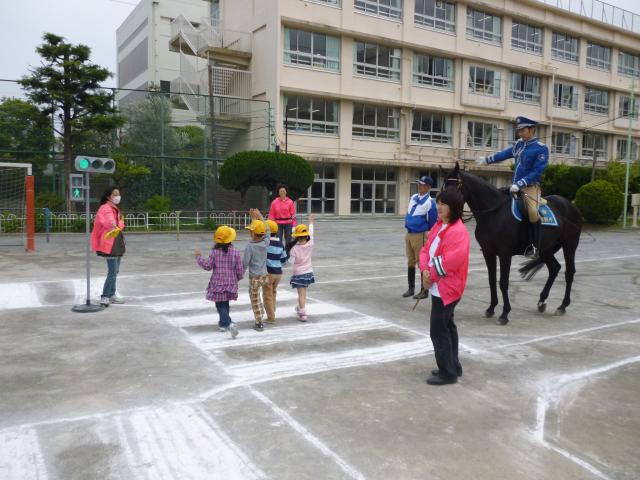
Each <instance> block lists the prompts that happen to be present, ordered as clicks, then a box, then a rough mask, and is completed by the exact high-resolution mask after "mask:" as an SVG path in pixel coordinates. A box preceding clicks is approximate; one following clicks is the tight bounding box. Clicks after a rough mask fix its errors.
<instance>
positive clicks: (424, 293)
mask: <svg viewBox="0 0 640 480" xmlns="http://www.w3.org/2000/svg"><path fill="white" fill-rule="evenodd" d="M413 298H414V300H418V299H420V300H422V299H424V298H429V290H420V293H418V294H417V295H414V296H413Z"/></svg>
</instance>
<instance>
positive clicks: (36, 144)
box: [0, 98, 54, 167]
mask: <svg viewBox="0 0 640 480" xmlns="http://www.w3.org/2000/svg"><path fill="white" fill-rule="evenodd" d="M53 143H54V138H53V131H52V130H51V120H50V118H49V117H48V116H47V115H46V114H45V113H43V112H41V111H40V109H38V107H37V106H36V105H34V104H33V103H30V102H26V101H24V100H19V99H16V98H3V99H2V100H0V158H10V159H13V158H15V159H16V160H23V159H24V160H27V159H28V160H30V161H33V160H36V162H37V163H38V164H40V166H41V167H42V166H43V164H44V162H45V161H46V159H47V157H48V155H49V153H50V152H51V149H52V147H53Z"/></svg>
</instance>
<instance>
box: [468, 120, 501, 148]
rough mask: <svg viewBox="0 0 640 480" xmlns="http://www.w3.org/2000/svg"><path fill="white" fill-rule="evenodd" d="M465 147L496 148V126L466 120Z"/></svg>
mask: <svg viewBox="0 0 640 480" xmlns="http://www.w3.org/2000/svg"><path fill="white" fill-rule="evenodd" d="M467 147H470V148H498V126H497V125H495V124H493V123H484V122H476V121H469V122H467Z"/></svg>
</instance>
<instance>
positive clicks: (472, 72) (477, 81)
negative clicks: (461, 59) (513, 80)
mask: <svg viewBox="0 0 640 480" xmlns="http://www.w3.org/2000/svg"><path fill="white" fill-rule="evenodd" d="M469 91H470V92H471V93H477V94H480V95H489V96H492V97H499V96H500V72H497V71H495V70H491V69H489V68H484V67H476V66H474V65H472V66H471V67H469Z"/></svg>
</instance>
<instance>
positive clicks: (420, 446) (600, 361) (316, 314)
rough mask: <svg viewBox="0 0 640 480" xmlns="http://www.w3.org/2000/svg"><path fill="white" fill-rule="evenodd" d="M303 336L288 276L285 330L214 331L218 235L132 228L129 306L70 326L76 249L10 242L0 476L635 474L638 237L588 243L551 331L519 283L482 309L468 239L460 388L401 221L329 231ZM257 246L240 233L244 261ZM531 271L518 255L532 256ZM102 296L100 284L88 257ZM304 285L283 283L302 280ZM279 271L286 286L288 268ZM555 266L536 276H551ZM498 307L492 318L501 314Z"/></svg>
mask: <svg viewBox="0 0 640 480" xmlns="http://www.w3.org/2000/svg"><path fill="white" fill-rule="evenodd" d="M316 232H317V247H316V252H315V255H314V267H315V272H316V278H317V282H318V283H317V284H315V285H313V286H312V287H311V288H310V290H309V296H310V299H311V300H310V305H309V313H310V321H309V322H308V323H306V324H302V323H299V322H298V321H296V319H295V314H294V311H293V305H294V304H295V296H294V292H293V291H292V290H291V289H290V288H288V285H287V283H286V281H283V283H282V284H281V287H280V290H279V314H278V322H277V324H276V325H275V326H267V327H266V329H265V331H264V332H262V333H258V332H255V331H253V330H252V329H250V326H251V322H252V320H251V314H250V307H249V304H248V296H247V294H246V290H247V281H246V280H243V281H242V283H241V292H242V295H241V297H240V299H239V301H238V302H237V303H234V304H232V312H231V313H232V317H233V318H234V320H235V321H236V322H238V323H239V324H240V327H241V331H240V335H239V337H238V338H237V339H236V340H231V339H230V338H228V337H227V336H226V335H225V334H222V333H219V332H217V331H216V328H214V325H215V322H216V321H217V317H216V315H215V313H214V310H213V308H212V305H211V304H210V303H208V302H206V301H205V300H204V293H203V292H204V289H205V288H206V285H207V280H208V273H206V272H204V271H202V270H198V268H197V267H196V265H195V262H194V260H193V256H192V251H193V249H194V248H195V247H199V248H201V249H203V250H206V249H207V248H208V246H209V244H210V235H204V234H193V235H186V234H183V235H182V237H181V239H180V240H179V241H178V240H176V237H175V235H169V234H156V235H129V236H128V252H127V256H126V257H125V259H124V260H123V263H122V266H121V270H120V277H119V282H118V290H119V292H120V293H121V294H122V295H123V296H124V297H125V298H126V300H127V304H126V305H123V306H112V307H110V308H108V309H107V310H105V311H103V312H100V313H95V314H76V313H72V312H71V311H70V307H71V306H72V305H73V304H74V303H81V302H82V300H83V292H84V280H83V278H84V271H83V268H84V246H83V243H82V242H83V237H82V236H79V235H59V236H54V237H53V239H52V241H51V243H49V244H46V243H44V241H43V239H42V238H38V245H37V247H38V251H37V252H35V253H33V254H26V253H23V252H21V251H20V249H19V248H16V247H2V248H1V249H0V269H1V270H0V385H1V394H0V479H2V480H4V479H12V480H14V479H20V480H22V479H64V480H68V479H83V480H86V479H163V480H164V479H191V478H193V479H208V478H216V479H225V480H226V479H257V478H271V479H296V480H300V479H363V478H366V479H389V478H393V479H427V478H428V479H456V480H457V479H474V480H489V479H491V480H494V479H508V480H515V479H535V480H542V479H549V480H552V479H553V480H557V479H598V478H600V479H612V480H613V479H616V480H621V479H637V478H638V477H639V476H640V474H639V473H638V472H640V456H639V455H638V451H639V450H640V434H639V433H638V432H640V415H638V412H639V410H638V398H640V397H639V396H640V289H639V281H640V233H639V232H638V231H634V232H622V231H612V230H588V231H587V233H584V234H583V237H582V241H581V246H580V249H579V252H578V256H577V274H576V281H575V284H574V294H573V303H572V304H571V306H570V307H569V309H568V311H567V314H566V315H565V316H561V317H560V316H554V315H553V311H554V309H555V307H556V306H558V305H559V304H560V301H561V298H562V294H563V291H564V277H563V275H562V274H561V275H560V276H559V277H558V280H557V284H556V287H555V288H554V289H553V290H552V292H551V296H550V299H549V308H548V312H547V313H544V314H539V313H538V312H537V311H536V309H535V305H536V301H537V297H538V294H539V291H540V290H541V288H542V285H543V282H544V279H545V276H546V271H543V272H541V273H540V274H538V276H537V277H536V278H534V280H533V281H531V282H523V281H521V280H520V279H519V278H518V277H517V275H516V273H515V271H514V270H515V269H513V270H512V276H511V280H512V285H511V294H512V297H511V299H512V305H513V310H512V312H511V315H510V318H511V322H510V323H509V324H508V325H507V326H505V327H500V326H497V325H496V324H495V322H494V320H492V319H486V318H484V317H483V316H482V312H484V310H485V308H486V306H487V304H488V294H489V292H488V285H487V280H486V271H485V268H484V265H483V261H482V258H481V255H480V252H479V249H478V246H477V244H476V242H475V240H473V241H472V258H471V264H470V275H469V284H468V287H467V292H466V295H465V297H464V299H463V301H462V302H461V303H460V304H459V306H458V307H457V308H456V319H457V323H458V326H459V331H460V335H461V342H462V344H463V349H462V352H461V361H462V364H463V367H464V376H463V377H462V378H461V379H460V382H459V383H458V384H456V385H451V386H446V387H431V386H428V385H426V384H425V382H424V380H425V378H426V377H427V376H428V372H429V370H430V369H431V368H433V367H434V360H433V353H432V347H431V342H430V340H429V336H428V320H427V316H428V312H429V305H430V303H429V301H423V302H422V303H421V304H420V306H419V307H418V309H417V310H416V311H411V310H410V307H411V306H413V303H414V301H413V300H407V299H403V298H401V297H400V294H401V293H402V292H403V291H404V290H405V289H406V264H405V260H404V257H403V251H404V250H403V240H402V238H403V234H402V220H401V219H399V218H388V219H373V220H362V219H358V220H356V219H354V220H327V221H319V222H318V224H317V229H316ZM245 243H246V235H245V234H244V233H242V234H240V235H239V241H238V242H237V246H238V247H239V248H241V249H242V248H243V247H244V244H245ZM518 263H519V261H518ZM92 267H93V273H94V274H95V277H94V281H93V282H92V292H93V296H94V297H97V295H98V294H99V289H100V287H101V283H102V281H103V278H104V274H105V266H104V264H103V261H102V260H101V259H98V258H92ZM289 272H290V270H289ZM289 272H286V273H285V279H286V278H287V276H288V275H289ZM543 273H544V274H543ZM498 312H499V310H498Z"/></svg>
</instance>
